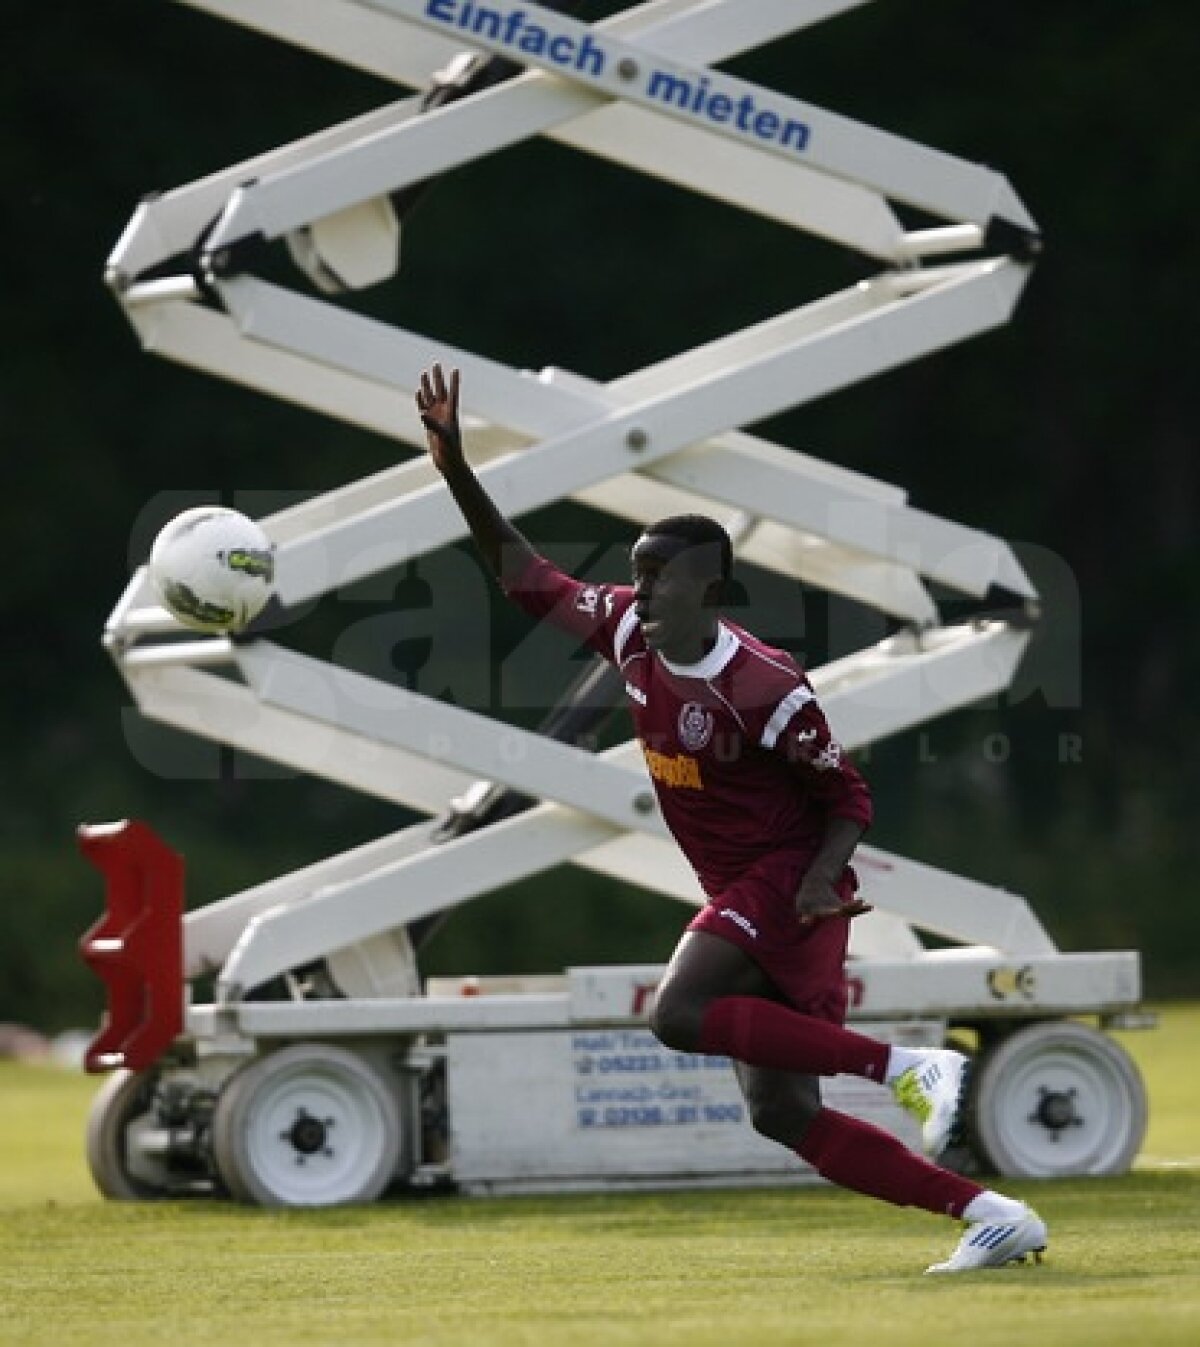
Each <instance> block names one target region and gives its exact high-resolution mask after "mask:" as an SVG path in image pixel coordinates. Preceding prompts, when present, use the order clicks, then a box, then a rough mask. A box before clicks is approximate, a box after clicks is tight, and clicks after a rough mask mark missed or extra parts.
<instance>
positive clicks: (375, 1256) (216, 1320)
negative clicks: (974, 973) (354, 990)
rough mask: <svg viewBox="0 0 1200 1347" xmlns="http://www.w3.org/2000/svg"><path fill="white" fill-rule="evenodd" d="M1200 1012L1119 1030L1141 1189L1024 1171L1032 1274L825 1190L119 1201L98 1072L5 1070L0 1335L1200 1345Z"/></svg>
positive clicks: (1019, 1187) (934, 1224)
mask: <svg viewBox="0 0 1200 1347" xmlns="http://www.w3.org/2000/svg"><path fill="white" fill-rule="evenodd" d="M1198 1035H1200V1006H1188V1007H1184V1006H1173V1007H1167V1008H1166V1010H1165V1014H1164V1021H1163V1026H1162V1028H1160V1029H1159V1030H1158V1031H1156V1032H1154V1033H1149V1034H1131V1035H1127V1036H1123V1037H1124V1039H1125V1042H1126V1044H1127V1046H1128V1047H1129V1048H1130V1050H1131V1051H1132V1052H1133V1053H1134V1054H1135V1056H1136V1057H1137V1058H1138V1060H1139V1063H1140V1065H1141V1067H1142V1070H1143V1072H1144V1074H1145V1076H1146V1079H1147V1083H1148V1086H1149V1090H1150V1097H1151V1127H1150V1133H1149V1136H1148V1137H1147V1142H1146V1147H1145V1154H1144V1157H1143V1159H1142V1160H1141V1161H1139V1165H1138V1167H1137V1169H1136V1170H1135V1172H1134V1173H1133V1174H1131V1175H1129V1176H1128V1177H1125V1178H1122V1179H1115V1180H1114V1179H1110V1180H1097V1181H1082V1180H1072V1181H1069V1182H1054V1183H1032V1182H1026V1183H1012V1184H1006V1185H1004V1186H1005V1188H1006V1190H1007V1191H1011V1192H1013V1193H1015V1194H1018V1195H1020V1196H1023V1197H1026V1198H1029V1199H1031V1200H1033V1201H1035V1202H1036V1203H1037V1205H1038V1207H1039V1209H1040V1210H1041V1211H1042V1213H1043V1215H1044V1216H1046V1218H1047V1219H1048V1220H1049V1221H1050V1223H1051V1227H1052V1235H1053V1246H1052V1252H1051V1255H1050V1257H1049V1258H1048V1259H1047V1261H1046V1262H1045V1263H1044V1264H1043V1265H1042V1266H1041V1267H1038V1268H1033V1267H1024V1268H1011V1269H1006V1270H1003V1271H1001V1272H993V1273H981V1274H974V1275H971V1276H966V1277H958V1278H953V1279H942V1280H935V1279H932V1278H928V1279H923V1278H922V1277H920V1276H919V1275H918V1274H919V1273H920V1271H921V1269H923V1268H924V1267H925V1265H926V1264H927V1263H928V1262H930V1261H933V1260H934V1259H936V1258H939V1257H941V1256H943V1255H944V1253H945V1252H946V1251H947V1250H948V1249H949V1248H950V1246H951V1244H952V1243H953V1240H954V1237H955V1227H954V1226H952V1225H951V1224H950V1223H949V1222H946V1221H941V1220H938V1219H937V1218H935V1217H931V1216H927V1215H925V1214H924V1213H922V1212H916V1211H905V1210H898V1209H895V1208H891V1207H886V1206H883V1205H881V1204H876V1203H869V1202H867V1201H866V1200H865V1199H862V1198H858V1197H855V1196H853V1195H850V1194H846V1193H840V1192H835V1191H833V1190H831V1189H826V1188H820V1189H800V1190H788V1191H783V1190H776V1191H769V1192H762V1191H756V1192H723V1193H717V1192H701V1193H688V1194H672V1195H669V1196H668V1195H637V1196H620V1197H563V1198H525V1199H503V1200H487V1201H484V1200H460V1199H444V1200H431V1201H418V1202H396V1203H387V1204H380V1205H377V1206H374V1207H370V1208H358V1209H350V1210H340V1211H318V1212H296V1211H293V1212H267V1211H259V1210H254V1209H246V1208H240V1207H236V1206H233V1205H231V1204H226V1203H215V1202H200V1203H196V1202H193V1203H175V1202H170V1203H151V1204H131V1205H125V1204H115V1203H105V1202H102V1201H101V1200H100V1199H99V1198H97V1197H96V1195H95V1193H94V1191H93V1189H92V1186H91V1182H90V1179H89V1178H88V1175H87V1172H86V1169H85V1167H84V1163H83V1159H82V1145H81V1131H82V1126H83V1119H84V1115H85V1113H86V1109H87V1103H88V1099H89V1097H90V1094H91V1093H92V1091H93V1090H94V1089H95V1083H94V1082H92V1081H88V1080H83V1079H81V1078H79V1077H77V1076H74V1075H72V1074H70V1073H64V1072H60V1071H56V1070H53V1069H51V1068H33V1067H18V1066H13V1065H5V1066H0V1343H5V1344H7V1343H39V1344H40V1343H45V1344H55V1347H57V1345H58V1344H61V1343H70V1344H109V1343H112V1344H121V1347H140V1345H141V1344H143V1343H145V1344H150V1343H153V1344H155V1347H162V1344H163V1343H164V1342H166V1343H169V1344H172V1347H185V1345H186V1344H191V1343H197V1344H201V1343H202V1344H205V1345H206V1347H209V1345H211V1347H220V1345H221V1344H239V1347H259V1345H260V1344H275V1343H280V1344H282V1343H288V1344H335V1343H347V1344H365V1343H403V1344H428V1347H451V1345H453V1347H459V1345H460V1344H464V1345H466V1347H583V1345H584V1344H589V1345H591V1344H606V1345H608V1344H612V1345H614V1347H615V1345H617V1344H654V1347H676V1345H678V1347H684V1344H687V1347H717V1344H720V1347H740V1344H749V1345H750V1347H774V1345H775V1344H785V1343H786V1344H806V1343H822V1344H860V1343H861V1344H874V1343H879V1344H881V1347H882V1344H884V1343H886V1344H887V1347H917V1345H918V1344H920V1347H929V1344H930V1343H931V1342H951V1341H954V1342H960V1343H964V1344H966V1343H969V1344H971V1347H975V1344H993V1343H994V1344H997V1345H999V1344H1004V1345H1005V1347H1012V1344H1014V1343H1026V1344H1031V1345H1032V1347H1037V1345H1038V1344H1041V1343H1043V1342H1053V1343H1054V1344H1055V1347H1084V1345H1085V1344H1086V1345H1087V1347H1093V1345H1094V1344H1110V1343H1112V1344H1116V1343H1121V1344H1127V1343H1129V1342H1135V1343H1138V1344H1139V1347H1159V1345H1160V1344H1180V1347H1182V1345H1183V1344H1188V1347H1192V1344H1194V1343H1196V1342H1198V1341H1200V1272H1198V1271H1197V1258H1196V1254H1197V1251H1198V1249H1200V1125H1198V1124H1197V1123H1196V1118H1197V1116H1200V1083H1198V1082H1197V1079H1196V1073H1195V1071H1194V1069H1193V1061H1194V1048H1193V1045H1194V1044H1195V1042H1196V1041H1197V1036H1198Z"/></svg>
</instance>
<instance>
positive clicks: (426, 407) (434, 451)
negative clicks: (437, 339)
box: [417, 365, 464, 476]
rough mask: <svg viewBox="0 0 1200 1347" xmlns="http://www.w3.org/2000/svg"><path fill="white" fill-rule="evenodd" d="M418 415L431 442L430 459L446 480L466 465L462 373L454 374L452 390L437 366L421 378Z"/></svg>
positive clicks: (452, 372) (451, 383)
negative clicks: (460, 418) (461, 413)
mask: <svg viewBox="0 0 1200 1347" xmlns="http://www.w3.org/2000/svg"><path fill="white" fill-rule="evenodd" d="M417 412H418V414H419V415H420V417H421V422H422V424H423V425H424V427H425V434H426V436H427V438H428V441H429V456H430V457H431V458H432V459H433V465H434V467H435V468H437V470H438V472H440V473H441V474H442V475H443V476H445V474H446V473H447V472H449V471H453V470H454V468H456V467H458V466H459V465H460V464H461V463H462V462H463V461H464V460H463V448H462V432H461V430H460V429H459V425H458V370H451V371H450V384H449V386H448V387H447V384H446V379H445V376H444V375H443V373H442V367H441V365H434V366H433V368H432V369H427V370H426V371H425V372H424V373H423V374H422V375H421V386H420V388H418V389H417Z"/></svg>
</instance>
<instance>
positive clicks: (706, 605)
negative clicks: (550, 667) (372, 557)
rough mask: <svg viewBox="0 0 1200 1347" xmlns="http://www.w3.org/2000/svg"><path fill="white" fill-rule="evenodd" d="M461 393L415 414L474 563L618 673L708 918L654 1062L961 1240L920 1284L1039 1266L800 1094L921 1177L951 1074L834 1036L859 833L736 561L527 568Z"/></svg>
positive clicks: (863, 1040)
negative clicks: (737, 602) (482, 471)
mask: <svg viewBox="0 0 1200 1347" xmlns="http://www.w3.org/2000/svg"><path fill="white" fill-rule="evenodd" d="M458 398H459V376H458V371H457V370H455V371H454V372H452V373H451V375H450V379H449V382H448V383H447V381H446V379H445V376H444V374H443V372H442V369H441V367H440V366H439V365H434V366H433V367H432V369H431V370H429V371H427V372H426V373H424V374H423V375H422V376H421V385H420V389H419V391H418V392H417V409H418V411H419V412H420V415H421V419H422V422H423V423H424V425H425V428H426V431H427V435H428V441H429V452H430V455H431V457H432V459H433V462H434V465H435V466H436V468H437V469H438V471H439V472H440V473H441V475H442V477H443V479H444V480H445V483H446V485H447V487H449V489H450V492H451V494H452V495H453V497H454V499H455V501H456V502H457V504H458V507H459V509H460V510H461V511H462V513H463V516H464V518H465V519H466V522H467V524H468V526H469V528H470V530H471V533H472V534H473V535H474V538H475V542H476V544H477V546H478V548H479V551H480V552H481V553H482V555H483V558H484V561H485V562H486V563H487V565H488V566H489V567H490V569H491V570H492V572H493V574H495V576H496V577H497V579H498V580H499V582H500V584H501V586H502V587H503V589H504V591H505V593H506V594H507V595H508V597H509V598H510V599H512V600H513V601H514V602H515V603H517V604H519V605H520V606H521V607H522V608H523V609H524V610H525V611H526V612H528V613H529V614H531V615H532V616H533V617H536V618H538V619H546V620H548V621H550V622H553V623H555V624H556V625H558V626H560V627H562V628H564V629H565V630H566V631H568V632H570V633H571V634H573V635H574V636H576V637H578V638H579V639H580V640H581V641H582V642H584V643H585V644H586V645H588V646H589V647H590V648H591V649H593V650H595V651H597V652H598V653H599V654H601V655H602V656H604V658H605V659H607V660H609V661H610V662H611V663H613V664H615V665H616V666H617V667H618V668H619V669H620V670H621V672H622V674H623V675H624V677H625V690H626V693H627V694H628V698H629V710H630V712H631V714H632V716H633V721H634V726H635V728H636V730H637V734H638V738H639V739H640V741H641V745H642V750H643V752H644V754H645V758H646V763H647V766H648V767H649V769H650V776H651V778H652V779H653V782H654V788H655V792H656V795H657V798H658V803H659V807H660V808H661V810H662V815H663V818H664V820H665V821H666V824H667V826H668V827H669V828H670V830H671V832H672V834H673V835H674V837H675V840H676V841H677V842H678V844H679V846H680V848H681V849H682V851H683V853H684V855H685V856H686V857H687V859H688V860H689V861H690V862H691V864H692V867H693V869H694V870H695V872H696V876H697V878H698V880H699V882H700V885H701V887H702V888H703V890H704V892H705V893H706V894H707V895H708V902H707V903H706V904H705V906H704V907H703V908H701V910H700V912H699V914H698V915H697V916H696V917H695V919H694V920H693V921H692V922H691V924H690V925H689V926H688V928H687V930H686V931H685V932H684V934H683V936H682V938H681V939H680V941H679V944H678V946H677V947H676V949H675V952H674V954H673V956H672V958H671V960H670V963H669V964H668V966H667V969H666V972H665V974H664V976H663V980H662V983H661V984H660V986H659V988H658V992H657V995H656V1000H655V1006H654V1010H653V1012H652V1015H651V1019H650V1026H651V1028H652V1029H653V1031H654V1033H655V1034H656V1036H657V1037H658V1038H659V1039H660V1040H661V1041H662V1042H663V1043H664V1044H665V1045H666V1046H667V1047H669V1048H675V1049H677V1050H679V1051H682V1052H702V1053H710V1054H716V1055H725V1056H728V1057H730V1058H732V1060H733V1063H734V1070H735V1072H736V1073H737V1079H738V1083H739V1085H740V1086H741V1089H742V1093H743V1094H744V1096H745V1098H746V1103H747V1107H748V1111H749V1114H750V1118H751V1120H752V1122H753V1124H754V1126H755V1128H756V1129H757V1130H758V1131H759V1132H761V1133H762V1134H763V1135H765V1136H767V1137H770V1138H771V1139H772V1140H774V1141H777V1142H780V1143H781V1144H782V1145H784V1146H787V1147H789V1148H791V1149H792V1150H794V1151H795V1152H796V1154H797V1155H799V1156H800V1157H801V1158H802V1159H804V1160H806V1161H807V1162H808V1163H809V1164H810V1165H812V1167H813V1168H814V1169H815V1170H816V1171H817V1172H818V1173H819V1174H821V1175H823V1176H824V1177H825V1178H826V1179H829V1180H830V1181H831V1182H833V1183H837V1184H840V1185H841V1186H842V1187H844V1188H851V1189H853V1190H854V1191H856V1192H860V1193H865V1194H867V1195H869V1196H871V1197H877V1198H881V1199H883V1200H884V1201H887V1202H893V1203H896V1204H898V1205H901V1206H915V1207H923V1208H924V1209H925V1210H927V1211H931V1212H936V1213H939V1214H942V1215H948V1216H952V1217H957V1218H959V1219H961V1220H963V1221H964V1222H965V1223H966V1230H965V1232H964V1233H963V1236H962V1238H961V1240H960V1242H959V1244H958V1247H957V1248H956V1249H955V1251H954V1252H953V1254H952V1255H951V1257H950V1258H949V1259H948V1260H947V1261H946V1262H944V1263H937V1264H935V1265H934V1266H933V1267H931V1268H929V1269H928V1270H929V1271H930V1272H960V1271H967V1270H970V1269H973V1268H988V1267H999V1266H1002V1265H1003V1264H1005V1263H1009V1262H1012V1261H1014V1260H1016V1259H1023V1258H1024V1257H1025V1255H1027V1254H1030V1253H1034V1254H1039V1253H1040V1252H1041V1250H1042V1249H1043V1248H1044V1247H1045V1245H1046V1227H1045V1225H1044V1224H1043V1222H1042V1221H1041V1220H1040V1219H1039V1218H1038V1216H1037V1214H1036V1213H1035V1212H1034V1211H1033V1210H1032V1209H1031V1208H1030V1207H1028V1206H1026V1205H1025V1204H1024V1203H1023V1202H1018V1201H1015V1200H1014V1199H1012V1198H1008V1197H1004V1196H1002V1195H1001V1194H1000V1193H997V1192H994V1191H992V1190H990V1189H984V1188H982V1187H980V1185H978V1184H976V1183H972V1182H971V1181H970V1180H969V1179H965V1178H963V1177H961V1176H960V1175H957V1174H954V1173H951V1172H950V1171H949V1170H946V1169H942V1168H940V1167H939V1166H937V1165H936V1164H934V1163H932V1160H931V1159H924V1158H922V1157H921V1156H919V1155H917V1154H915V1153H914V1152H913V1151H911V1150H909V1149H908V1147H907V1146H905V1145H904V1144H903V1143H902V1142H901V1141H900V1140H899V1139H898V1138H896V1137H894V1136H893V1135H892V1134H891V1133H889V1132H885V1131H884V1130H882V1129H881V1128H878V1127H874V1126H872V1125H871V1124H869V1123H866V1122H862V1121H860V1120H859V1119H856V1118H852V1117H849V1116H847V1115H846V1114H842V1113H838V1112H836V1111H834V1110H832V1109H828V1108H825V1107H823V1106H822V1103H821V1096H820V1090H819V1082H818V1078H819V1077H821V1076H832V1075H836V1074H838V1073H840V1072H846V1073H849V1074H851V1075H856V1076H862V1077H864V1078H865V1079H867V1080H873V1081H877V1082H879V1083H880V1084H881V1085H885V1086H889V1087H890V1088H891V1090H892V1092H893V1094H894V1095H895V1097H896V1099H897V1101H898V1102H899V1103H900V1104H901V1105H902V1106H903V1107H904V1108H905V1109H907V1110H908V1111H909V1112H910V1113H912V1114H914V1115H915V1116H916V1117H917V1118H918V1119H919V1120H920V1122H921V1124H922V1148H923V1150H924V1151H925V1153H926V1155H928V1156H930V1157H936V1156H937V1155H938V1154H939V1153H940V1152H941V1151H942V1150H943V1149H944V1148H945V1146H946V1144H947V1142H948V1140H949V1137H950V1133H951V1130H952V1129H953V1127H954V1125H955V1123H956V1120H957V1115H958V1112H959V1108H960V1101H961V1096H962V1092H963V1085H964V1079H965V1069H966V1066H967V1060H966V1058H965V1057H963V1056H962V1055H961V1054H960V1053H956V1052H951V1051H948V1050H945V1049H937V1048H931V1049H912V1048H903V1047H889V1046H888V1045H887V1044H885V1043H880V1042H877V1041H876V1040H875V1039H872V1038H869V1037H867V1036H865V1035H863V1034H860V1033H856V1032H853V1031H852V1030H849V1029H846V1028H845V1027H844V1023H843V1022H844V1019H845V1013H846V983H845V975H844V961H845V955H846V945H847V939H848V935H849V927H850V921H851V919H852V918H853V917H855V916H857V915H858V914H859V913H862V912H866V911H868V910H869V907H868V904H867V903H865V902H864V901H863V900H862V899H860V898H859V897H858V896H857V894H856V880H855V876H854V871H853V870H852V869H851V868H850V864H849V862H850V859H851V856H852V854H853V852H854V849H855V846H856V845H857V844H858V841H859V839H860V837H861V836H862V834H863V832H864V830H865V829H866V827H867V826H868V824H869V823H870V821H871V797H870V792H869V791H868V789H867V786H866V783H865V782H864V781H863V778H862V777H861V776H860V775H859V773H858V772H857V771H856V770H855V768H854V767H853V765H852V764H851V763H850V762H849V761H848V760H847V758H846V757H845V755H844V754H843V752H842V750H841V747H840V746H839V744H838V743H837V741H836V740H835V739H834V738H833V737H832V735H831V734H830V731H829V726H828V724H827V723H826V721H825V717H824V715H823V714H822V712H821V709H820V707H819V706H818V705H817V702H816V699H815V697H814V695H813V692H812V688H811V686H810V685H809V682H808V680H807V678H806V677H805V675H804V672H803V670H801V669H800V667H799V666H798V665H797V664H796V663H795V662H794V661H793V660H792V659H791V657H790V656H789V655H788V654H786V653H785V652H783V651H780V650H776V649H773V648H772V647H770V646H768V645H764V644H763V642H761V641H759V640H757V639H756V638H755V637H753V636H752V635H750V633H749V632H746V631H743V630H742V629H741V628H740V627H738V626H735V625H734V624H733V623H732V622H730V621H728V620H727V619H726V618H724V617H722V616H721V615H720V603H721V596H722V591H723V590H724V589H725V588H726V586H727V585H728V582H729V579H730V571H731V566H732V549H731V546H730V540H729V537H728V535H727V534H726V533H725V530H724V529H723V528H722V527H721V526H720V525H719V524H718V523H716V522H715V521H714V520H711V519H708V518H706V517H704V516H700V515H682V516H678V517H674V518H671V519H663V520H659V521H658V522H657V523H655V524H651V525H649V526H648V527H647V528H646V529H645V530H643V532H642V535H641V537H640V538H638V540H637V542H636V543H635V545H634V548H633V552H632V566H633V585H632V586H631V587H630V586H625V585H588V584H582V583H580V582H579V581H577V580H574V579H572V578H571V577H570V576H567V575H564V574H563V573H562V572H561V571H559V570H558V569H557V568H556V567H554V566H553V565H552V564H551V563H550V562H549V561H547V560H546V559H545V558H544V557H542V556H540V555H539V554H538V553H537V552H536V551H534V549H533V548H532V547H531V546H530V544H529V543H528V542H527V541H526V539H525V538H524V537H523V536H522V535H521V534H520V533H519V532H518V530H517V529H516V528H515V527H514V526H513V525H512V524H511V523H510V522H509V521H508V520H507V519H506V518H505V517H504V516H503V515H502V514H501V513H500V511H499V510H498V509H497V507H496V505H495V503H494V502H493V501H492V500H491V498H490V497H489V496H488V495H487V493H486V492H485V491H484V489H483V487H482V485H481V484H480V482H479V479H478V478H477V477H476V476H475V473H474V472H473V471H472V469H471V467H470V464H469V463H468V462H467V459H466V456H465V454H464V452H463V447H462V437H461V432H460V429H459V421H458Z"/></svg>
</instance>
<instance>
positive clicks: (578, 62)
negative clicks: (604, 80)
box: [575, 33, 604, 75]
mask: <svg viewBox="0 0 1200 1347" xmlns="http://www.w3.org/2000/svg"><path fill="white" fill-rule="evenodd" d="M589 67H590V69H589ZM575 69H576V70H584V69H589V74H592V75H603V74H604V51H603V48H601V47H600V46H599V44H598V43H596V42H595V41H594V40H593V38H592V35H591V33H586V34H585V35H584V38H583V41H582V42H581V43H580V44H579V51H578V52H577V53H576V55H575Z"/></svg>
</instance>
